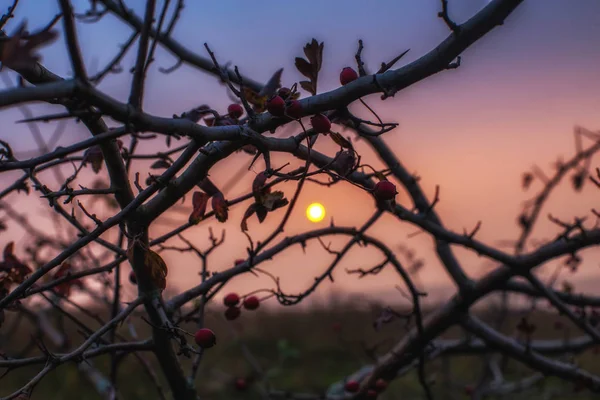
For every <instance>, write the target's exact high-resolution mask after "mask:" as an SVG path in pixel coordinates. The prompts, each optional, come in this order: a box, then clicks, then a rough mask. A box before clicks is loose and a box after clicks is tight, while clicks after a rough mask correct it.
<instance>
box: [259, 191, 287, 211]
mask: <svg viewBox="0 0 600 400" xmlns="http://www.w3.org/2000/svg"><path fill="white" fill-rule="evenodd" d="M284 196H285V194H284V193H283V192H281V191H276V192H273V193H266V194H265V195H264V196H263V198H262V203H261V204H262V205H263V206H265V208H266V209H267V210H269V211H274V210H276V209H278V208H281V207H284V206H286V205H287V204H288V200H287V199H286V198H284Z"/></svg>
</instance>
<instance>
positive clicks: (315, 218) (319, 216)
mask: <svg viewBox="0 0 600 400" xmlns="http://www.w3.org/2000/svg"><path fill="white" fill-rule="evenodd" d="M306 218H308V220H309V221H310V222H320V221H322V220H323V218H325V207H323V205H322V204H319V203H312V204H311V205H309V206H308V208H307V209H306Z"/></svg>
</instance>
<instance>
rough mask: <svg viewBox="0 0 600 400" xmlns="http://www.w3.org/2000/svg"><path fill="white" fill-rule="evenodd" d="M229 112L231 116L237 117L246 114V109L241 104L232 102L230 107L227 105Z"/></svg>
mask: <svg viewBox="0 0 600 400" xmlns="http://www.w3.org/2000/svg"><path fill="white" fill-rule="evenodd" d="M227 113H229V116H230V117H231V118H235V119H237V118H239V117H241V116H242V115H243V114H244V109H243V108H242V106H241V105H239V104H230V105H229V107H227Z"/></svg>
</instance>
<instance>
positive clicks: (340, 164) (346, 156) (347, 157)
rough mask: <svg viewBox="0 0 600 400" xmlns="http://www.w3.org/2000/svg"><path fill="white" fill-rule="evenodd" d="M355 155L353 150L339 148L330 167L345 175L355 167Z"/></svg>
mask: <svg viewBox="0 0 600 400" xmlns="http://www.w3.org/2000/svg"><path fill="white" fill-rule="evenodd" d="M355 164H356V157H355V154H354V151H351V150H341V151H339V152H338V153H337V154H336V156H335V160H334V161H333V163H332V164H331V167H332V169H333V170H334V171H335V172H337V173H338V174H340V175H341V176H347V175H348V174H349V173H350V172H352V171H353V170H354V168H355Z"/></svg>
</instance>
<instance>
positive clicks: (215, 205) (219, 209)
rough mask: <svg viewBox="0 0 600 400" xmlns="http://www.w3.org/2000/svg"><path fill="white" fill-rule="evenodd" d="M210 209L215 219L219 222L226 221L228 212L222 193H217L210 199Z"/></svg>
mask: <svg viewBox="0 0 600 400" xmlns="http://www.w3.org/2000/svg"><path fill="white" fill-rule="evenodd" d="M212 209H213V211H214V212H215V217H216V218H217V221H219V222H225V221H227V217H228V214H229V213H228V210H229V207H228V206H227V202H226V201H225V197H224V196H223V193H221V192H217V193H216V194H215V195H214V196H213V198H212Z"/></svg>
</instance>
